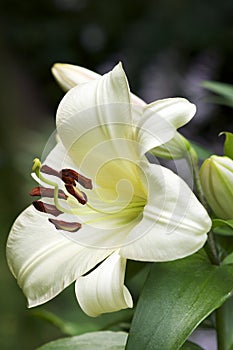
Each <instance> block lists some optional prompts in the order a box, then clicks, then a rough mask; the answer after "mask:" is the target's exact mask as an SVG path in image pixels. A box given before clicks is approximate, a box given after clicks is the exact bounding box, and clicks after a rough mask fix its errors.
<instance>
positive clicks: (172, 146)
mask: <svg viewBox="0 0 233 350" xmlns="http://www.w3.org/2000/svg"><path fill="white" fill-rule="evenodd" d="M190 147H191V146H190V143H189V141H188V140H187V139H186V138H185V137H184V136H182V135H181V134H180V133H179V132H176V135H175V136H174V137H173V138H172V139H171V140H170V141H168V142H166V143H165V144H164V145H162V146H159V147H156V148H153V149H152V150H151V151H150V153H151V154H153V155H154V156H156V157H160V158H165V159H181V158H185V157H186V156H187V152H189V150H190Z"/></svg>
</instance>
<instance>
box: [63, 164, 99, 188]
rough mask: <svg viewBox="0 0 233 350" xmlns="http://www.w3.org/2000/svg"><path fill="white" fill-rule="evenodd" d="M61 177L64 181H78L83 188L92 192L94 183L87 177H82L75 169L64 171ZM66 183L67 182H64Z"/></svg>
mask: <svg viewBox="0 0 233 350" xmlns="http://www.w3.org/2000/svg"><path fill="white" fill-rule="evenodd" d="M61 177H62V180H63V179H67V178H71V179H74V180H75V181H77V182H78V183H79V184H80V185H81V186H83V187H84V188H86V189H88V190H92V188H93V186H92V181H91V179H88V178H87V177H86V176H83V175H80V174H79V173H78V172H77V171H75V170H73V169H62V170H61ZM63 181H64V182H65V180H63Z"/></svg>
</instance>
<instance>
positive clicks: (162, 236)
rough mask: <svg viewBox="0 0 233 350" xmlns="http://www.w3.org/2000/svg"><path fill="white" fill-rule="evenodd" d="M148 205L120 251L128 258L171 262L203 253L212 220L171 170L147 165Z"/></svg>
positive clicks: (145, 168)
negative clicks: (199, 251)
mask: <svg viewBox="0 0 233 350" xmlns="http://www.w3.org/2000/svg"><path fill="white" fill-rule="evenodd" d="M144 170H145V172H146V174H147V180H148V194H149V197H148V203H147V205H146V206H145V207H144V213H143V219H142V220H141V222H140V223H139V224H138V225H137V226H135V228H134V229H133V230H132V231H131V233H130V234H129V236H128V237H127V242H126V244H125V245H124V246H123V247H122V248H121V249H120V254H121V255H122V256H124V257H125V258H129V259H133V260H142V261H169V260H175V259H179V258H182V257H185V256H188V255H190V254H193V253H194V252H196V251H197V250H199V249H200V248H201V247H202V246H203V245H204V243H205V241H206V239H207V234H206V233H207V232H208V231H209V230H210V228H211V220H210V218H209V216H208V214H207V212H206V210H205V209H204V207H203V206H202V205H201V203H200V202H199V201H198V200H197V198H196V197H195V195H194V194H193V193H192V191H191V189H190V188H189V187H188V186H187V184H186V183H185V182H184V181H183V180H182V179H181V178H180V177H178V176H177V175H175V174H174V173H173V172H172V171H171V170H168V169H166V168H164V167H161V166H158V165H156V164H149V163H148V164H146V163H144Z"/></svg>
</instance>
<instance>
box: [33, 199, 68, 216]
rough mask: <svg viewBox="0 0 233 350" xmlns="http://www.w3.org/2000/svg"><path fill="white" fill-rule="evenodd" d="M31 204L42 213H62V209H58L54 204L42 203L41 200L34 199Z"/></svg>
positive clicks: (56, 214)
mask: <svg viewBox="0 0 233 350" xmlns="http://www.w3.org/2000/svg"><path fill="white" fill-rule="evenodd" d="M32 204H33V206H34V208H35V209H36V210H38V211H41V212H42V213H47V214H52V215H54V216H58V215H60V214H62V211H60V210H58V209H57V208H56V207H55V205H52V204H47V203H43V202H41V201H34V202H32Z"/></svg>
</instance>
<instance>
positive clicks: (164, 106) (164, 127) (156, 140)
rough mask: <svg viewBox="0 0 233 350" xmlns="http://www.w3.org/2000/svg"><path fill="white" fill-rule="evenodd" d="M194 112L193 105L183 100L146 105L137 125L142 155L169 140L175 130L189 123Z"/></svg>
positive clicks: (170, 100) (177, 99)
mask: <svg viewBox="0 0 233 350" xmlns="http://www.w3.org/2000/svg"><path fill="white" fill-rule="evenodd" d="M195 112H196V107H195V105H194V104H192V103H190V102H189V101H188V100H186V99H184V98H168V99H163V100H158V101H156V102H153V103H151V104H149V105H147V106H146V107H145V108H144V115H143V117H142V118H141V119H140V120H139V123H138V126H139V132H138V142H139V144H140V145H141V147H142V153H145V152H147V151H149V150H151V149H152V148H155V147H158V146H161V145H163V144H164V143H166V142H168V141H169V140H171V139H172V138H173V137H174V136H175V135H176V129H177V128H179V127H181V126H183V125H184V124H186V123H187V122H188V121H190V119H192V117H193V116H194V114H195Z"/></svg>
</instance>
